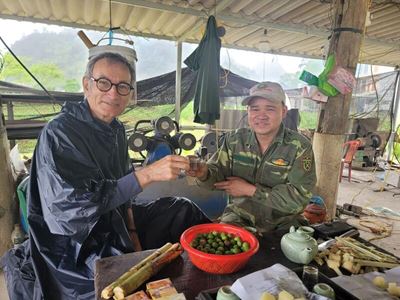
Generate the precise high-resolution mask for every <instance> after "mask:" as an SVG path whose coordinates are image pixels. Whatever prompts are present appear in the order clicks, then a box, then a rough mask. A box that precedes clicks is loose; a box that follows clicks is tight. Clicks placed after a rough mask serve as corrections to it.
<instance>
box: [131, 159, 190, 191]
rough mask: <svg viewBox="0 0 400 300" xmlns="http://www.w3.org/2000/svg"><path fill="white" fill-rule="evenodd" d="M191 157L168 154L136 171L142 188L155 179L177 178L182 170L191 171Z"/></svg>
mask: <svg viewBox="0 0 400 300" xmlns="http://www.w3.org/2000/svg"><path fill="white" fill-rule="evenodd" d="M189 168H190V167H189V159H187V158H186V157H183V156H179V155H168V156H166V157H164V158H162V159H160V160H158V161H156V162H154V163H152V164H151V165H149V166H147V167H144V168H143V169H140V170H138V171H136V172H135V175H136V177H137V179H138V181H139V184H140V186H141V187H142V188H144V187H145V186H146V185H148V184H150V183H152V182H155V181H168V180H174V179H176V178H177V177H178V176H179V175H180V174H181V172H182V170H184V171H189Z"/></svg>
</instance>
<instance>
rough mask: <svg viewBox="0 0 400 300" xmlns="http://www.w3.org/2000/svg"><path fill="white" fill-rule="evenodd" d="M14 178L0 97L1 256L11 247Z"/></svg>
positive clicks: (13, 214) (13, 213)
mask: <svg viewBox="0 0 400 300" xmlns="http://www.w3.org/2000/svg"><path fill="white" fill-rule="evenodd" d="M14 191H15V186H14V179H13V176H12V172H11V164H10V147H9V145H8V138H7V132H6V126H5V119H4V115H3V106H2V104H1V97H0V257H1V256H3V254H4V253H5V252H6V251H7V250H8V249H10V247H11V232H12V230H13V224H14V216H15V207H16V206H15V203H14Z"/></svg>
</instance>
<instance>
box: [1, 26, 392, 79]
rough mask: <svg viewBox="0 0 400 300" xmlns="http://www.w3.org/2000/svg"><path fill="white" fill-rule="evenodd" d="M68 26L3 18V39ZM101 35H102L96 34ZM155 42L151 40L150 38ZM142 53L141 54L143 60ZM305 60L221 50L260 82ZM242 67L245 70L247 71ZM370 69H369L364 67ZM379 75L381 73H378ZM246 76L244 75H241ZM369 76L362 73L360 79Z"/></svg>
mask: <svg viewBox="0 0 400 300" xmlns="http://www.w3.org/2000/svg"><path fill="white" fill-rule="evenodd" d="M63 29H65V27H61V26H56V25H47V24H40V23H31V22H22V21H14V20H2V19H0V36H1V37H2V38H3V39H4V40H5V41H6V43H7V44H8V45H9V46H12V44H13V43H14V42H15V41H17V40H19V39H21V38H22V37H23V36H25V35H28V34H30V33H32V32H34V31H37V32H42V31H50V32H61V31H62V30H63ZM85 32H86V33H87V34H88V35H89V36H90V34H91V33H92V34H93V32H91V31H88V30H85ZM96 35H98V32H96ZM133 39H134V40H135V39H143V38H140V37H133ZM146 40H147V41H148V40H151V39H146ZM170 43H171V45H172V46H174V43H173V42H170ZM196 46H197V45H194V44H184V48H183V58H185V57H186V56H187V55H189V54H190V53H191V52H192V51H193V50H194V49H195V47H196ZM1 49H3V50H4V49H5V48H4V46H3V45H2V44H0V50H1ZM140 55H143V54H142V53H138V56H139V58H140ZM301 61H302V58H298V57H291V56H281V55H271V54H264V53H259V52H250V51H242V50H234V49H226V48H222V49H221V63H222V65H223V66H225V67H227V68H229V69H230V67H232V66H233V68H232V69H233V70H235V69H236V70H240V69H241V66H243V68H244V67H245V68H246V69H250V70H251V74H250V75H249V74H246V76H247V77H248V78H249V79H253V80H256V81H264V80H279V78H275V77H274V74H271V73H273V71H272V70H274V69H275V67H276V64H279V65H280V67H281V68H282V69H283V70H284V71H285V72H287V73H295V72H297V71H298V70H299V64H300V63H301ZM243 68H242V69H243ZM362 69H365V70H368V69H369V68H362ZM389 70H392V68H386V67H383V68H380V70H379V72H387V71H389ZM375 72H377V70H375ZM157 75H159V74H157ZM239 75H242V76H243V74H239ZM363 75H367V74H360V76H363Z"/></svg>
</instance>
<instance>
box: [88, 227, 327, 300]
mask: <svg viewBox="0 0 400 300" xmlns="http://www.w3.org/2000/svg"><path fill="white" fill-rule="evenodd" d="M281 237H282V233H278V232H275V233H271V234H268V236H266V237H264V238H262V239H260V249H259V251H258V252H257V253H256V254H255V255H254V256H253V257H252V258H251V259H250V260H249V262H248V263H247V265H246V266H245V267H244V268H243V269H242V270H240V271H239V272H236V273H234V274H228V275H215V274H209V273H206V272H203V271H201V270H199V269H197V268H196V267H195V266H194V265H193V264H192V263H191V262H190V260H189V258H188V256H187V254H186V252H184V253H183V254H182V255H181V257H178V258H177V259H176V260H175V261H173V262H172V263H171V264H169V265H167V266H166V267H164V269H162V270H161V271H160V272H159V273H158V274H157V275H156V276H153V277H152V278H151V280H157V279H162V278H166V277H169V278H170V279H171V280H172V282H173V284H174V286H175V288H176V289H177V291H178V292H180V293H184V294H185V296H186V298H187V299H188V300H191V299H195V297H196V296H197V295H198V294H199V292H200V291H202V290H207V289H211V288H216V287H220V286H222V285H227V284H229V285H231V284H232V283H233V282H234V281H235V280H236V279H238V278H240V277H243V276H244V275H246V274H249V273H252V272H254V271H257V270H260V269H264V268H267V267H270V266H272V265H274V264H275V263H280V264H282V265H284V266H286V267H288V268H295V267H301V265H298V264H295V263H292V262H290V261H289V260H288V259H287V258H286V257H285V256H284V254H283V253H282V251H281V249H280V240H281ZM152 251H154V250H146V251H142V252H136V253H129V254H124V255H121V256H114V257H107V258H103V259H100V260H98V261H97V262H96V271H95V290H96V297H97V298H96V299H101V298H100V293H101V291H102V289H103V288H104V287H106V286H107V285H108V284H110V283H111V282H112V281H114V280H115V279H117V278H118V277H119V276H121V275H122V274H123V273H124V272H126V271H127V270H128V269H129V268H131V267H132V266H133V265H134V264H136V263H137V262H139V261H140V260H142V259H143V258H145V257H146V256H148V255H149V254H150V253H151V252H152ZM326 271H327V272H329V271H328V270H326ZM324 273H325V272H324ZM142 289H144V288H143V287H142Z"/></svg>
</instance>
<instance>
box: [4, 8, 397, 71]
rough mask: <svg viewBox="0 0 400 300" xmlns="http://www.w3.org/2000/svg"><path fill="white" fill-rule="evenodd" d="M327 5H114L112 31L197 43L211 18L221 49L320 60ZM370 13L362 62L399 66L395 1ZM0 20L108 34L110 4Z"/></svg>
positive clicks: (8, 14)
mask: <svg viewBox="0 0 400 300" xmlns="http://www.w3.org/2000/svg"><path fill="white" fill-rule="evenodd" d="M331 2H333V1H332V0H321V1H318V0H218V1H217V0H187V1H178V0H113V1H112V2H111V3H112V4H111V5H112V6H111V8H112V9H111V11H112V26H113V27H114V26H115V27H117V26H120V27H121V28H122V29H124V30H125V31H126V32H128V33H131V34H133V35H140V36H148V37H155V38H160V39H169V40H179V41H188V42H199V40H200V39H201V36H202V29H203V28H204V24H205V21H206V19H207V17H208V16H209V15H210V14H214V15H215V16H216V19H217V21H218V22H219V24H220V25H223V26H224V27H225V29H226V35H225V36H224V37H223V38H222V42H223V45H224V46H225V47H230V48H237V49H247V50H255V51H262V52H269V53H276V54H284V55H294V56H301V57H312V58H322V55H323V48H324V45H326V44H327V38H328V36H329V35H330V27H331V20H332V17H333V13H334V12H333V4H332V3H331ZM370 13H371V25H369V26H368V27H367V29H366V33H365V39H364V42H363V43H362V49H361V51H362V52H361V55H360V59H361V62H363V63H371V64H380V65H391V66H395V65H398V64H400V35H399V32H400V1H399V0H391V1H390V0H374V1H373V2H372V4H371V7H370ZM0 18H8V19H19V20H27V21H34V22H43V23H49V24H59V25H64V26H72V27H82V28H90V29H98V30H107V29H108V28H109V25H110V24H109V22H110V18H109V1H105V0H35V1H32V0H0ZM265 30H266V32H267V34H266V35H265ZM266 40H267V41H268V43H266V42H265V41H266ZM260 42H261V43H260Z"/></svg>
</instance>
